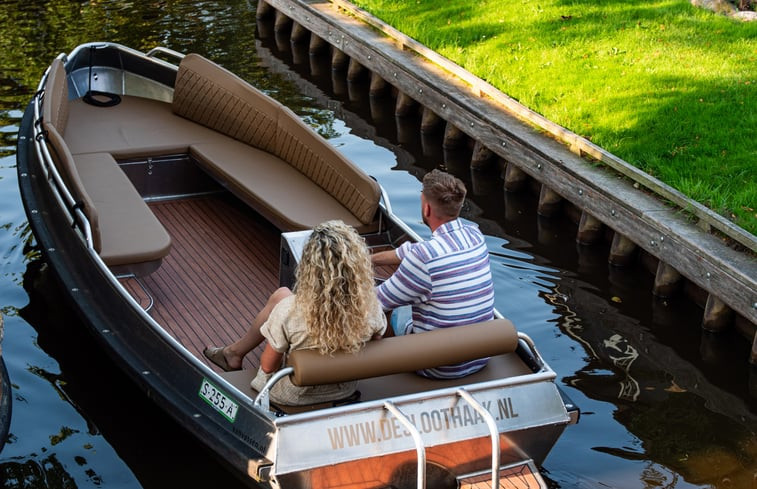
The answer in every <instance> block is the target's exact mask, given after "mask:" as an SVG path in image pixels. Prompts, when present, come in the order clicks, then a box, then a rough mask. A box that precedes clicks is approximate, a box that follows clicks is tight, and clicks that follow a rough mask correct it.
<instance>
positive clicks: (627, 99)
mask: <svg viewBox="0 0 757 489" xmlns="http://www.w3.org/2000/svg"><path fill="white" fill-rule="evenodd" d="M746 83H749V84H746ZM654 85H655V86H657V87H673V89H669V90H658V91H656V92H654V93H647V94H644V96H645V97H648V98H653V99H654V103H650V104H639V103H638V97H637V96H635V95H634V96H629V95H624V94H618V95H617V96H616V97H615V98H614V103H615V104H617V105H618V106H620V107H634V111H633V117H634V119H635V121H634V123H633V124H632V125H630V126H629V127H628V128H627V129H624V130H620V131H618V129H617V128H616V127H595V128H594V129H593V131H592V140H593V141H594V142H596V143H597V144H599V145H600V146H602V147H604V148H605V149H606V150H608V151H610V152H612V153H614V154H617V155H619V156H621V157H622V158H624V159H625V160H626V161H628V162H629V163H631V164H633V165H635V166H637V167H639V168H641V169H642V170H644V171H646V172H647V173H649V174H651V175H653V176H655V177H657V178H659V179H660V180H662V181H663V182H665V183H667V184H669V185H671V186H673V187H674V188H677V189H678V190H680V191H681V192H683V193H685V194H687V195H689V196H690V197H691V198H693V199H695V200H697V201H699V202H702V203H704V204H705V205H707V206H709V207H711V208H712V209H714V210H715V211H716V212H719V213H720V214H722V215H724V216H725V217H727V218H728V219H735V220H736V222H737V224H738V225H740V226H741V227H743V228H745V229H747V230H749V231H750V232H751V233H753V234H755V233H757V216H756V215H755V212H756V211H755V209H754V207H755V204H756V203H757V163H755V162H757V144H755V141H757V110H755V107H757V92H756V91H755V87H754V82H751V83H750V82H749V80H730V79H724V80H720V81H717V82H709V81H695V80H690V79H678V78H672V77H660V78H658V79H656V80H655V83H654ZM650 135H652V136H653V137H650ZM652 144H654V146H653V145H652Z"/></svg>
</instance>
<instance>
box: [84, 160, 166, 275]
mask: <svg viewBox="0 0 757 489" xmlns="http://www.w3.org/2000/svg"><path fill="white" fill-rule="evenodd" d="M74 165H75V166H76V169H77V171H78V173H79V178H80V179H81V181H82V184H83V185H84V188H86V189H87V193H88V194H89V198H90V199H91V201H92V204H93V205H94V206H95V208H96V209H97V214H98V217H99V227H100V236H101V245H100V257H101V258H102V259H103V261H104V262H105V263H106V264H107V265H109V266H111V267H120V266H125V265H133V264H138V263H156V262H159V260H160V259H161V258H163V257H164V256H166V255H167V254H168V252H169V250H170V249H171V237H170V236H169V235H168V232H167V231H166V230H165V228H164V227H163V225H162V224H161V223H160V221H158V218H157V217H155V214H153V213H152V211H151V210H150V208H149V207H148V206H147V204H146V203H145V201H144V200H143V199H142V197H141V196H140V195H139V193H138V192H137V190H136V189H135V188H134V186H133V185H132V184H131V181H130V180H129V178H128V177H127V176H126V174H125V173H124V172H123V171H122V170H121V169H120V168H119V167H118V163H116V160H115V159H113V157H112V156H111V155H110V154H109V153H88V154H82V155H76V156H74Z"/></svg>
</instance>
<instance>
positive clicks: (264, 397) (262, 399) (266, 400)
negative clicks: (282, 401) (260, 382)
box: [253, 367, 294, 413]
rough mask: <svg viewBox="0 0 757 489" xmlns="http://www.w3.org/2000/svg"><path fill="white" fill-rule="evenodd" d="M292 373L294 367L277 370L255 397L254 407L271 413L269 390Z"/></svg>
mask: <svg viewBox="0 0 757 489" xmlns="http://www.w3.org/2000/svg"><path fill="white" fill-rule="evenodd" d="M292 373H294V367H284V368H282V369H281V370H277V371H276V372H275V373H274V374H273V375H271V378H270V379H268V382H266V383H265V385H264V386H263V388H262V389H260V393H259V394H258V395H257V396H256V397H255V401H254V402H253V404H254V405H255V406H256V407H259V408H261V409H262V410H263V412H266V413H268V412H270V411H271V398H270V394H271V389H272V388H273V386H274V384H276V382H278V381H279V380H281V379H283V378H284V377H286V376H288V375H290V374H292Z"/></svg>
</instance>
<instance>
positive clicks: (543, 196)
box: [536, 184, 562, 217]
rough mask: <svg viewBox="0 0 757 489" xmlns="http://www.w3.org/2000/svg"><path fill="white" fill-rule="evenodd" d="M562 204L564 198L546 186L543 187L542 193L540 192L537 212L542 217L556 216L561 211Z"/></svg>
mask: <svg viewBox="0 0 757 489" xmlns="http://www.w3.org/2000/svg"><path fill="white" fill-rule="evenodd" d="M561 203H562V197H561V196H560V194H558V193H557V192H555V191H554V190H552V189H551V188H549V187H547V186H546V185H544V184H542V185H541V191H540V192H539V207H538V208H537V210H536V212H537V213H538V214H539V215H540V216H544V217H552V216H554V215H555V214H557V212H558V211H559V210H560V204H561Z"/></svg>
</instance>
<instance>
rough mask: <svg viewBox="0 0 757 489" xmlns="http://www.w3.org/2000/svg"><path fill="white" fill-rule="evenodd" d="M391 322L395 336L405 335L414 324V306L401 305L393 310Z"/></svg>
mask: <svg viewBox="0 0 757 489" xmlns="http://www.w3.org/2000/svg"><path fill="white" fill-rule="evenodd" d="M389 324H390V325H391V326H392V330H393V331H394V336H404V335H406V334H407V332H408V331H410V327H411V326H412V325H413V308H412V306H401V307H398V308H397V309H395V310H393V311H392V316H391V318H390V319H389Z"/></svg>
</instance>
